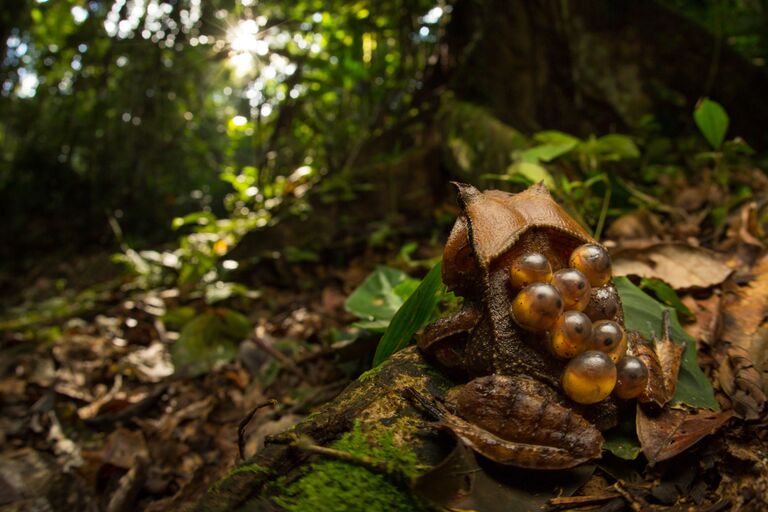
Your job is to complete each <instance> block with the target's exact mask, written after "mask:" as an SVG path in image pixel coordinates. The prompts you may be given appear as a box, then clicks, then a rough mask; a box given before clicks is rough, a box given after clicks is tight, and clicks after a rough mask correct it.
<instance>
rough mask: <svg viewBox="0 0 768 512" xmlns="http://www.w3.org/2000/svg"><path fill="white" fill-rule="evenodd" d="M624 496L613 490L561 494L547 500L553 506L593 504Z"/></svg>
mask: <svg viewBox="0 0 768 512" xmlns="http://www.w3.org/2000/svg"><path fill="white" fill-rule="evenodd" d="M619 497H622V495H621V494H619V493H618V492H611V493H608V494H597V495H594V496H561V497H557V498H550V500H549V501H548V502H547V503H548V504H549V505H552V506H553V507H562V506H566V505H576V506H579V505H591V504H592V503H602V502H603V501H610V500H612V499H614V498H619Z"/></svg>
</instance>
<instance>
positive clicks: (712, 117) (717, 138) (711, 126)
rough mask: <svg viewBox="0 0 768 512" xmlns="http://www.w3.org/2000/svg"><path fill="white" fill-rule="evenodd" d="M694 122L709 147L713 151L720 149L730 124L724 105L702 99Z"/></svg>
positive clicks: (695, 111) (694, 115)
mask: <svg viewBox="0 0 768 512" xmlns="http://www.w3.org/2000/svg"><path fill="white" fill-rule="evenodd" d="M693 120H694V121H696V126H698V127H699V131H700V132H701V134H702V135H704V138H705V139H707V142H709V145H710V146H712V148H713V149H720V146H722V145H723V140H725V134H726V132H727V131H728V124H729V122H730V120H729V119H728V114H726V112H725V109H724V108H723V107H722V105H720V104H719V103H717V102H716V101H712V100H710V99H709V98H704V99H702V100H701V101H700V102H699V104H698V105H696V110H694V111H693Z"/></svg>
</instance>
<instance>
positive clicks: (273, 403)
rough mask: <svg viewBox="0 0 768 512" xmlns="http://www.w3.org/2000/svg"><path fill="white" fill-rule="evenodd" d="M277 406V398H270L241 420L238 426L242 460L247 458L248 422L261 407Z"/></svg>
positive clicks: (239, 450) (238, 447)
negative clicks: (246, 434) (246, 431)
mask: <svg viewBox="0 0 768 512" xmlns="http://www.w3.org/2000/svg"><path fill="white" fill-rule="evenodd" d="M270 405H271V406H272V407H275V406H276V405H277V400H275V399H274V398H273V399H270V400H267V401H266V402H263V403H260V404H259V405H257V406H256V407H254V408H253V409H251V412H249V413H248V414H246V415H245V418H243V419H242V420H240V424H239V425H238V426H237V456H238V457H239V458H240V460H245V429H246V427H248V424H249V423H250V422H251V420H252V419H253V417H254V416H255V415H256V412H257V411H258V410H259V409H263V408H264V407H267V406H270Z"/></svg>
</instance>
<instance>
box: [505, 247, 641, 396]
mask: <svg viewBox="0 0 768 512" xmlns="http://www.w3.org/2000/svg"><path fill="white" fill-rule="evenodd" d="M509 275H510V281H511V283H512V286H513V288H515V289H516V290H520V291H519V292H518V293H517V296H516V297H515V299H514V301H513V303H512V308H511V311H510V313H511V315H512V318H513V320H514V321H515V322H516V323H517V324H518V325H519V326H520V327H522V328H523V329H525V330H528V331H533V332H539V333H544V334H545V336H544V338H545V340H546V341H545V343H546V344H547V348H548V350H549V351H550V352H551V353H552V354H553V355H555V356H557V357H559V358H562V359H570V361H569V362H568V364H567V365H566V367H565V370H564V371H563V376H562V384H563V390H564V391H565V394H566V395H567V396H568V397H569V398H570V399H571V400H573V401H575V402H578V403H581V404H594V403H597V402H600V401H601V400H604V399H605V398H607V397H608V395H610V394H611V393H613V394H614V395H616V396H617V397H619V398H621V399H624V400H627V399H631V398H635V397H637V396H638V395H640V393H642V391H643V390H644V389H645V386H646V383H647V382H648V368H647V367H646V366H645V364H644V363H643V362H642V361H641V360H640V359H638V358H636V357H634V356H631V355H628V354H627V339H626V335H625V333H624V329H623V328H622V327H621V325H619V324H618V323H617V322H615V321H613V320H608V319H601V320H597V321H595V322H594V323H593V319H594V316H595V315H592V316H593V318H590V316H589V315H588V314H586V313H585V312H584V311H585V310H586V309H587V306H588V305H589V302H590V298H591V296H592V289H593V288H597V287H601V286H606V285H608V283H609V282H610V280H611V260H610V256H609V255H608V252H607V251H606V250H605V248H603V247H602V246H600V245H597V244H584V245H581V246H579V247H577V248H576V249H575V250H574V251H573V253H571V256H570V258H569V268H564V269H561V270H558V271H556V272H552V265H551V264H550V262H549V260H547V258H546V256H544V255H543V254H540V253H537V252H532V253H528V254H524V255H522V256H521V257H520V258H518V259H517V260H516V261H515V262H514V263H513V264H512V266H511V267H510V269H509Z"/></svg>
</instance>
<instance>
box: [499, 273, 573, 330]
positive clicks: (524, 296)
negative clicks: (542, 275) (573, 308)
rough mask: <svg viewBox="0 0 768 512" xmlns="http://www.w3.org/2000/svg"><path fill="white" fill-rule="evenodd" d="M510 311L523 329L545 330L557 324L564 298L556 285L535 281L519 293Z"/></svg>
mask: <svg viewBox="0 0 768 512" xmlns="http://www.w3.org/2000/svg"><path fill="white" fill-rule="evenodd" d="M510 313H511V314H512V318H513V319H514V320H515V322H517V324H518V325H519V326H520V327H522V328H523V329H527V330H529V331H545V330H547V329H549V328H551V327H552V326H553V325H555V322H557V319H558V317H559V316H560V315H561V314H562V313H563V298H562V297H561V296H560V292H558V291H557V289H555V287H554V286H552V285H550V284H546V283H533V284H530V285H528V286H526V287H525V288H523V289H522V290H521V291H520V293H518V294H517V297H515V300H514V302H512V310H511V312H510Z"/></svg>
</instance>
